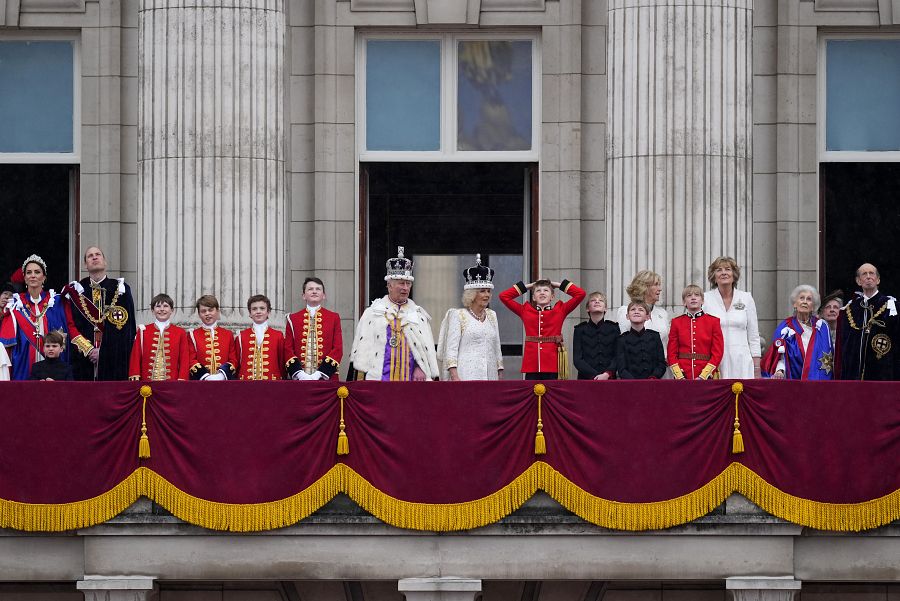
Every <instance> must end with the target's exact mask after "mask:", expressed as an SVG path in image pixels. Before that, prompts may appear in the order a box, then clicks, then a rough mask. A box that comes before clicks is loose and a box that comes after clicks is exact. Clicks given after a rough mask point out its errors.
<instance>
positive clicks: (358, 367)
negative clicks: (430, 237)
mask: <svg viewBox="0 0 900 601" xmlns="http://www.w3.org/2000/svg"><path fill="white" fill-rule="evenodd" d="M414 280H415V278H414V277H413V262H412V261H411V260H410V259H407V258H406V257H405V256H404V255H403V247H402V246H400V247H397V256H396V257H394V258H392V259H388V261H387V275H385V276H384V281H385V282H386V283H387V292H388V293H387V295H386V296H384V297H382V298H379V299H376V300H375V301H373V302H372V304H371V305H370V306H369V308H368V309H366V310H365V311H363V314H362V315H361V316H360V318H359V323H358V324H357V325H356V334H355V335H354V338H353V349H352V350H351V351H350V362H351V363H352V364H353V370H355V372H356V379H365V380H381V381H392V382H409V381H417V382H420V381H424V380H434V379H435V378H437V377H438V367H437V358H436V357H435V352H434V336H433V335H432V333H431V316H430V315H428V312H427V311H425V309H423V308H422V307H420V306H419V305H417V304H416V303H414V302H413V301H412V299H411V298H409V294H410V292H411V291H412V284H413V281H414ZM351 377H352V376H351Z"/></svg>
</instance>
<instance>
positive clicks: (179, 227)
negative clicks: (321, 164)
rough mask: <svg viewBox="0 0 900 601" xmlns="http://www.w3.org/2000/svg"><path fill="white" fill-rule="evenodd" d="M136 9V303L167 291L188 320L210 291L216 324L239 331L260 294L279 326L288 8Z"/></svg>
mask: <svg viewBox="0 0 900 601" xmlns="http://www.w3.org/2000/svg"><path fill="white" fill-rule="evenodd" d="M138 11H139V12H138V104H139V106H138V228H137V229H138V241H137V242H138V280H139V284H140V287H141V292H140V296H141V298H142V299H149V298H150V297H151V296H152V295H153V294H156V293H159V292H166V293H168V294H169V295H170V296H172V298H173V299H174V300H175V303H176V304H177V306H178V308H179V309H182V310H185V313H182V314H181V317H182V318H184V317H185V316H186V315H187V313H188V312H189V311H190V309H191V308H192V307H193V305H194V302H195V300H196V299H197V297H198V296H200V295H201V294H207V293H213V294H215V295H216V296H217V297H218V299H219V303H220V304H221V307H222V320H223V321H224V322H236V321H245V319H246V317H247V310H246V302H247V298H248V297H249V296H251V295H252V294H258V293H261V294H266V295H268V296H269V298H270V299H271V300H272V304H273V309H274V311H273V315H272V318H271V319H272V320H273V322H274V323H277V315H279V314H280V313H282V311H283V307H284V303H285V252H284V248H285V231H284V230H285V151H284V120H285V116H284V72H285V69H284V49H285V41H284V35H285V33H284V28H285V13H284V1H283V0H241V1H240V2H233V3H232V2H224V3H223V2H221V1H220V0H194V1H192V2H184V1H183V0H141V3H140V6H139V9H138ZM141 304H144V303H143V302H142V303H141ZM144 311H145V312H146V308H144Z"/></svg>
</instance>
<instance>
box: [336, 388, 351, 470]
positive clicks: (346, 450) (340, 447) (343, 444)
mask: <svg viewBox="0 0 900 601" xmlns="http://www.w3.org/2000/svg"><path fill="white" fill-rule="evenodd" d="M337 395H338V399H339V400H340V402H341V424H340V427H341V431H340V432H339V433H338V442H337V454H338V455H349V454H350V439H349V438H347V433H346V432H344V399H346V398H347V397H348V396H350V391H349V390H347V387H346V386H341V387H340V388H338V390H337Z"/></svg>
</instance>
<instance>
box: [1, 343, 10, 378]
mask: <svg viewBox="0 0 900 601" xmlns="http://www.w3.org/2000/svg"><path fill="white" fill-rule="evenodd" d="M11 366H12V364H11V363H10V362H9V355H8V354H6V347H5V346H3V345H2V344H0V380H9V368H10V367H11Z"/></svg>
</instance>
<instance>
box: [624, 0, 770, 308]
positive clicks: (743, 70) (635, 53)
mask: <svg viewBox="0 0 900 601" xmlns="http://www.w3.org/2000/svg"><path fill="white" fill-rule="evenodd" d="M607 21H608V33H607V35H608V38H607V40H608V41H607V77H608V87H607V89H608V92H607V99H608V113H609V123H608V129H607V162H606V170H607V209H606V248H607V249H608V250H607V256H608V257H609V267H608V270H607V278H606V282H607V293H608V294H609V295H610V300H611V302H612V304H613V305H619V304H622V303H623V302H624V301H625V298H624V297H625V292H624V288H625V286H627V285H628V283H629V282H630V281H631V278H632V276H633V275H634V273H635V272H636V271H638V270H640V269H652V270H653V271H656V272H657V273H659V274H660V275H662V277H663V286H664V296H663V303H664V304H666V305H669V306H679V305H680V301H681V289H682V287H683V286H684V285H685V284H687V283H696V284H699V285H701V286H704V282H705V281H706V268H707V266H708V265H709V263H710V262H711V260H712V259H714V258H715V257H717V256H719V255H731V256H733V257H735V258H736V259H737V261H738V263H739V264H740V265H741V268H742V277H741V282H740V287H741V288H745V287H748V286H749V282H750V280H751V277H750V274H751V272H752V258H751V255H752V252H751V251H752V161H751V159H752V147H751V132H752V123H753V120H752V114H751V100H752V86H751V82H752V73H753V72H752V69H751V60H752V25H753V2H752V0H681V1H679V2H672V1H671V0H609V4H608V14H607Z"/></svg>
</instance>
